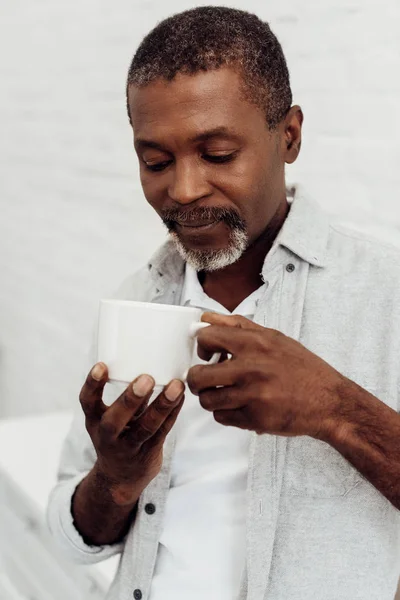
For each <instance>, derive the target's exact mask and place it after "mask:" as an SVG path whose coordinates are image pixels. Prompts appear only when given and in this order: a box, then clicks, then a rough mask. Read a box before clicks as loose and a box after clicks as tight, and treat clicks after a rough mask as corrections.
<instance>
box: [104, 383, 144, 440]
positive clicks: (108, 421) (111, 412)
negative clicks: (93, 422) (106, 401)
mask: <svg viewBox="0 0 400 600" xmlns="http://www.w3.org/2000/svg"><path fill="white" fill-rule="evenodd" d="M154 386H155V381H154V379H153V377H151V376H150V375H146V374H143V375H140V376H139V377H137V378H136V379H135V380H134V381H133V382H132V383H131V384H130V385H129V386H128V387H127V388H126V390H124V392H123V393H122V394H121V395H120V396H119V397H118V398H117V399H116V400H115V402H113V404H112V405H111V406H110V407H109V408H108V409H107V411H106V412H105V413H104V414H103V417H102V419H101V422H100V427H101V432H102V436H103V439H106V440H108V441H112V440H115V439H116V438H117V437H118V436H119V435H120V434H121V432H122V431H123V430H124V429H125V427H126V426H127V424H128V423H129V422H130V421H131V420H132V419H133V418H135V416H136V415H139V414H140V412H141V411H142V410H143V409H144V408H145V406H147V404H148V401H149V400H150V397H151V394H152V393H153V389H154Z"/></svg>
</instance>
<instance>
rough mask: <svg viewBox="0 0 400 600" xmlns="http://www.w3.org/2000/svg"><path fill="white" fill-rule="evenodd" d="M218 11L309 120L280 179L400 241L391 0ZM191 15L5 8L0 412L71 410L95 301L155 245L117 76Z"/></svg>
mask: <svg viewBox="0 0 400 600" xmlns="http://www.w3.org/2000/svg"><path fill="white" fill-rule="evenodd" d="M222 3H223V2H221V4H222ZM201 4H209V2H202V3H201ZM226 4H228V5H231V6H237V7H239V8H246V9H247V10H250V11H254V12H257V14H259V15H260V16H261V17H262V18H265V19H267V20H269V21H270V22H271V25H272V28H273V30H274V31H275V33H276V34H277V35H278V37H279V39H280V40H281V42H282V44H283V47H284V50H285V53H286V56H287V59H288V63H289V68H290V71H291V77H292V83H293V91H294V97H295V101H296V102H297V103H300V104H301V105H302V107H303V110H304V113H305V125H304V144H303V149H302V153H301V157H300V159H299V160H298V162H297V164H296V165H294V166H293V167H291V168H290V169H289V170H288V180H289V181H290V182H293V181H300V182H302V183H303V184H305V186H306V187H307V188H308V189H309V191H310V193H311V194H312V195H313V196H314V197H315V198H317V199H318V200H319V201H320V202H321V203H323V204H324V205H325V206H326V207H327V208H328V209H329V210H332V211H335V212H337V211H342V212H343V214H344V219H345V220H355V219H357V220H358V223H359V225H360V227H362V226H364V227H366V228H369V229H371V230H373V231H376V232H379V231H380V228H381V227H383V226H385V227H386V229H385V230H384V235H385V236H386V237H387V238H390V239H392V240H393V241H395V242H396V241H399V240H400V234H399V229H400V208H399V200H398V190H397V188H398V185H399V184H400V169H399V167H398V164H399V159H400V141H399V140H400V118H399V110H398V107H397V105H398V103H399V102H400V75H399V73H400V39H399V36H398V31H399V29H400V4H399V2H398V0H379V2H378V0H373V1H372V0H324V1H323V2H321V1H319V2H317V1H315V0H308V1H307V2H304V0H303V1H302V2H300V1H299V0H286V1H281V2H277V1H275V2H270V1H267V2H265V1H263V2H261V1H259V2H256V1H254V0H253V1H252V0H248V1H246V2H244V1H242V2H229V3H226ZM192 6H193V4H192V3H191V2H187V1H183V0H179V1H178V0H175V2H174V3H171V2H169V3H164V2H162V1H161V0H153V1H151V0H142V1H141V2H139V1H138V0H130V1H129V2H128V1H127V0H114V2H99V1H98V0H79V2H68V3H67V2H51V1H50V0H36V1H35V2H29V1H28V0H3V2H2V12H3V13H5V14H4V15H2V19H1V21H0V40H1V41H0V44H1V48H0V50H1V51H0V81H1V89H2V92H1V94H0V126H1V135H0V165H1V179H0V192H1V193H0V202H1V205H0V206H1V220H0V273H1V287H0V415H1V416H8V415H19V414H23V413H37V412H41V411H43V412H44V411H48V410H52V409H58V408H62V407H72V406H75V405H76V403H77V398H78V393H79V389H80V385H81V379H82V372H81V369H82V365H83V359H84V353H85V351H86V349H87V345H88V343H89V337H90V332H91V328H92V325H93V323H94V319H95V316H96V310H97V302H98V299H99V298H100V297H102V296H106V295H107V294H109V293H110V292H111V291H112V290H113V289H114V288H115V287H116V286H117V285H118V284H119V282H120V280H121V279H122V278H123V277H124V276H125V275H127V274H128V273H129V272H130V271H132V270H133V269H135V268H136V267H137V266H138V265H139V264H141V263H142V262H143V261H144V260H145V258H146V256H147V255H148V254H149V253H150V252H151V251H152V250H153V249H154V248H155V247H156V246H157V245H158V244H159V243H160V241H161V240H162V238H163V235H164V233H163V229H162V227H161V225H160V224H159V222H158V218H157V217H156V215H155V214H153V212H152V210H151V209H150V208H149V207H148V206H147V205H146V203H145V200H144V198H143V195H142V193H141V189H140V184H139V180H138V171H137V165H136V160H135V156H134V153H133V150H132V139H131V131H130V129H129V126H128V121H127V118H126V115H125V99H124V85H125V75H126V71H127V68H128V65H129V61H130V59H131V56H132V54H133V52H134V50H135V48H136V47H137V45H138V43H139V41H140V39H141V38H142V36H143V35H144V34H145V33H146V32H147V31H148V30H149V29H150V28H151V27H152V26H154V25H155V24H156V22H157V21H158V20H161V19H162V18H164V17H165V16H167V15H169V14H171V12H178V11H180V10H183V9H186V8H190V7H192ZM371 219H372V222H371V223H370V224H368V223H369V222H370V221H371ZM396 228H398V229H396ZM382 231H383V230H382Z"/></svg>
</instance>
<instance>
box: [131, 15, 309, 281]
mask: <svg viewBox="0 0 400 600" xmlns="http://www.w3.org/2000/svg"><path fill="white" fill-rule="evenodd" d="M291 101H292V94H291V90H290V83H289V74H288V70H287V66H286V61H285V58H284V56H283V52H282V49H281V46H280V44H279V42H278V41H277V39H276V37H275V36H274V34H273V33H272V32H271V30H270V28H269V26H268V24H267V23H264V22H262V21H260V19H258V17H256V16H255V15H252V14H250V13H247V12H244V11H240V10H236V9H231V8H225V7H212V6H209V7H200V8H196V9H192V10H188V11H185V12H183V13H180V14H178V15H174V16H173V17H170V18H168V19H166V20H164V21H162V22H161V23H160V24H159V25H157V27H156V28H155V29H153V30H152V31H151V32H150V33H149V34H148V35H147V36H146V37H145V38H144V40H143V42H142V43H141V45H140V46H139V48H138V50H137V52H136V54H135V56H134V58H133V60H132V63H131V66H130V69H129V74H128V80H127V105H128V114H129V118H130V122H131V124H132V127H133V131H134V138H135V149H136V152H137V154H138V158H139V162H140V175H141V182H142V186H143V191H144V194H145V196H146V199H147V201H148V202H149V203H150V204H151V206H153V208H154V209H155V210H156V211H157V213H158V214H159V215H160V217H161V218H162V219H163V222H164V223H165V224H166V226H167V227H168V229H169V231H170V233H171V235H172V237H173V239H174V240H175V242H176V244H177V247H178V250H179V251H180V253H181V255H182V256H183V257H184V258H185V259H186V260H188V261H189V262H190V263H191V264H192V265H193V266H194V267H195V268H196V269H197V270H205V271H211V270H216V269H221V268H224V267H225V266H227V265H229V264H232V263H233V262H236V260H238V259H239V258H240V256H241V255H242V254H243V252H244V251H245V250H246V249H247V248H248V247H249V245H251V244H253V243H254V242H255V241H256V240H257V239H258V238H259V237H260V236H261V235H262V234H263V233H265V232H266V231H268V227H269V226H270V225H271V222H272V221H273V218H274V216H275V214H276V213H277V211H278V209H279V207H280V206H281V204H282V202H284V201H285V178H284V165H285V162H287V163H290V162H293V161H294V160H295V159H296V158H297V155H298V152H299V149H300V141H301V123H302V113H301V110H300V109H299V107H292V108H291ZM202 224H209V225H208V227H207V228H205V227H203V228H200V227H199V226H200V225H202Z"/></svg>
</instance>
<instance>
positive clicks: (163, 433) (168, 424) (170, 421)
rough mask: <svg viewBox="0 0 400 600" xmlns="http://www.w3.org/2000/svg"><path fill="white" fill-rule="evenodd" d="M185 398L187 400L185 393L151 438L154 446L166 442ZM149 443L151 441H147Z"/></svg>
mask: <svg viewBox="0 0 400 600" xmlns="http://www.w3.org/2000/svg"><path fill="white" fill-rule="evenodd" d="M184 400H185V398H184V395H182V396H181V399H180V400H179V404H178V405H177V406H175V408H173V410H172V412H170V414H169V415H168V417H167V418H166V419H165V421H164V423H163V424H162V425H160V427H159V428H158V430H157V432H156V433H155V434H154V435H153V437H152V438H151V439H150V442H151V445H152V446H154V447H156V446H157V445H159V444H163V443H164V441H165V438H166V437H167V435H168V434H169V432H170V431H171V429H172V427H173V426H174V423H175V421H176V419H177V418H178V415H179V413H180V411H181V408H182V406H183V403H184ZM147 443H149V442H147Z"/></svg>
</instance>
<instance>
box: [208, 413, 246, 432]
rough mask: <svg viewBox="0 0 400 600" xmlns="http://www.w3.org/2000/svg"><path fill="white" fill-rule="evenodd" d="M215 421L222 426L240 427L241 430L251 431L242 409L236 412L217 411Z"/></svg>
mask: <svg viewBox="0 0 400 600" xmlns="http://www.w3.org/2000/svg"><path fill="white" fill-rule="evenodd" d="M214 419H215V421H217V423H220V424H221V425H226V426H231V427H238V428H239V429H250V427H249V424H248V420H247V419H246V416H245V415H244V413H243V411H242V410H240V409H236V410H215V411H214Z"/></svg>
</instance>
